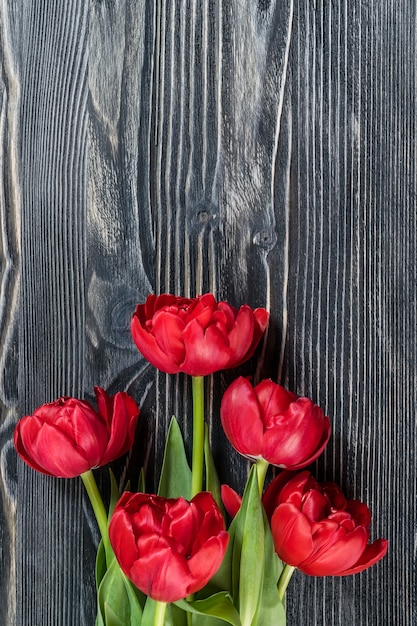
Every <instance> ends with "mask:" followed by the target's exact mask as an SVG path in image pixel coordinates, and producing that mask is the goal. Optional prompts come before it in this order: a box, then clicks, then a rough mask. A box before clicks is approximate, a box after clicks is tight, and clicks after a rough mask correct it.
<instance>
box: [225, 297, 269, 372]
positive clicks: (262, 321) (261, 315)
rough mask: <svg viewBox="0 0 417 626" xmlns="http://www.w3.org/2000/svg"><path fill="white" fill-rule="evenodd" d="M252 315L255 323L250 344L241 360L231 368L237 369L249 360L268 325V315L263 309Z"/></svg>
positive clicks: (256, 310)
mask: <svg viewBox="0 0 417 626" xmlns="http://www.w3.org/2000/svg"><path fill="white" fill-rule="evenodd" d="M253 315H254V322H255V323H254V327H253V333H252V343H251V345H250V347H249V349H248V350H247V352H246V354H245V355H244V356H243V358H242V359H241V360H240V361H239V362H235V363H234V364H233V367H237V366H238V365H240V364H241V363H244V362H245V361H247V360H248V359H250V358H251V356H252V355H253V353H254V352H255V349H256V347H257V345H258V343H259V341H260V340H261V337H262V335H263V333H264V331H265V328H266V326H267V324H268V319H269V313H268V312H267V311H266V310H265V309H262V308H259V309H255V311H253ZM230 367H232V366H230Z"/></svg>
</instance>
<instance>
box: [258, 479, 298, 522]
mask: <svg viewBox="0 0 417 626" xmlns="http://www.w3.org/2000/svg"><path fill="white" fill-rule="evenodd" d="M306 473H307V474H308V472H306ZM294 476H295V472H290V471H283V472H280V473H279V474H278V476H276V478H274V479H273V480H272V481H271V482H270V483H269V485H268V487H267V488H266V490H265V493H264V495H263V496H262V503H263V505H264V509H265V512H266V514H267V517H268V519H271V517H272V514H273V512H274V511H275V509H276V507H277V506H278V504H279V495H280V493H281V491H282V489H283V487H284V486H285V485H286V484H287V483H288V481H289V480H290V479H291V478H292V477H294ZM300 502H301V498H300Z"/></svg>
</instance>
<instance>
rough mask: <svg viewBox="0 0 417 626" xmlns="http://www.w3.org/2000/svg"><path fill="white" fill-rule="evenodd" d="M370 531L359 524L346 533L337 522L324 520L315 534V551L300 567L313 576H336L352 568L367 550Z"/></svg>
mask: <svg viewBox="0 0 417 626" xmlns="http://www.w3.org/2000/svg"><path fill="white" fill-rule="evenodd" d="M367 541H368V532H367V531H366V530H365V529H364V528H362V526H358V527H357V528H355V530H354V531H352V532H350V533H346V532H345V530H344V529H343V528H341V527H339V528H338V525H337V524H336V523H332V522H331V521H327V520H326V522H323V523H321V524H320V528H319V530H318V531H316V532H315V533H314V535H313V543H314V551H313V552H312V554H311V555H310V557H309V558H307V559H306V560H305V561H303V562H301V563H299V566H298V567H299V569H300V570H301V571H302V572H304V573H305V574H310V575H313V576H335V575H338V574H341V573H342V572H344V571H345V570H347V569H349V568H351V567H352V566H353V565H354V564H355V563H356V562H357V561H358V559H359V557H360V555H361V554H362V553H363V551H364V550H365V547H366V544H367Z"/></svg>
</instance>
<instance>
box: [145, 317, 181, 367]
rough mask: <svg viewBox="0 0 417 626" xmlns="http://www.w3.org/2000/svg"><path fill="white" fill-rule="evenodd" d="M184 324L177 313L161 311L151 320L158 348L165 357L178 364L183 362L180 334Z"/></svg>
mask: <svg viewBox="0 0 417 626" xmlns="http://www.w3.org/2000/svg"><path fill="white" fill-rule="evenodd" d="M184 328H185V324H184V322H183V320H182V319H181V318H180V317H179V316H178V314H177V311H174V312H170V311H169V310H168V311H167V310H165V309H164V310H162V311H158V312H157V313H155V315H154V316H153V318H152V334H153V336H154V337H155V339H156V341H157V343H158V346H159V347H160V348H161V350H162V352H163V353H164V354H166V355H167V357H168V358H169V359H170V360H171V361H174V362H175V363H177V364H179V363H182V361H183V360H184V341H183V338H182V333H183V331H184Z"/></svg>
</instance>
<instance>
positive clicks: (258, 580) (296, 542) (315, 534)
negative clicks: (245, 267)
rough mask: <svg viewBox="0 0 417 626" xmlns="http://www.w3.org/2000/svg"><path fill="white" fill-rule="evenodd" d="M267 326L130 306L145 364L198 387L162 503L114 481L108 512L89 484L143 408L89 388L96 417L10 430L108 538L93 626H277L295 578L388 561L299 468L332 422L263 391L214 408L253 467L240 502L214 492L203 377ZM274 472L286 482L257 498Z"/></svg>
mask: <svg viewBox="0 0 417 626" xmlns="http://www.w3.org/2000/svg"><path fill="white" fill-rule="evenodd" d="M267 323H268V313H267V311H266V310H265V309H262V308H258V309H255V310H252V309H251V308H250V307H249V306H246V305H244V306H242V307H241V308H240V309H239V310H237V309H236V308H234V307H232V306H230V305H229V304H227V303H225V302H217V301H216V300H215V298H214V296H213V295H211V294H205V295H203V296H200V297H198V298H191V299H188V298H179V297H176V296H173V295H167V294H164V295H161V296H159V297H156V296H154V295H151V296H149V297H148V299H147V300H146V302H145V304H140V305H138V306H137V308H136V311H135V313H134V314H133V318H132V324H131V330H132V335H133V339H134V341H135V343H136V345H137V347H138V349H139V350H140V352H141V353H142V354H143V355H144V357H145V358H146V359H148V360H149V361H150V362H151V363H152V364H153V365H155V366H156V367H157V368H159V369H160V370H161V371H163V372H166V373H167V374H176V373H178V372H183V373H185V374H188V375H190V376H191V377H192V389H193V441H192V458H191V464H190V463H189V460H188V458H187V455H186V452H185V446H184V442H183V437H182V434H181V427H180V425H179V424H178V423H177V421H176V419H175V418H173V419H172V421H171V424H170V428H169V432H168V434H167V439H166V446H165V454H164V460H163V466H162V468H161V474H160V481H159V488H158V493H156V494H150V493H146V487H145V480H144V478H143V477H144V472H142V473H141V480H140V483H141V484H140V485H139V488H138V491H136V492H131V491H128V490H127V491H124V492H123V493H122V494H120V493H119V491H118V487H117V483H116V480H115V478H114V476H113V474H112V472H111V471H110V479H111V497H110V503H109V507H108V510H106V508H105V506H104V504H103V501H102V498H101V495H100V493H99V490H98V488H97V484H96V482H95V479H94V476H93V469H94V468H96V467H100V466H103V465H106V464H108V463H110V462H111V461H113V460H114V459H116V458H117V457H119V456H121V455H123V454H124V453H125V452H127V451H128V450H129V449H130V448H131V446H132V445H133V441H134V434H135V427H136V422H137V419H138V416H139V409H138V407H137V405H136V402H135V401H134V399H133V398H131V397H130V396H129V395H128V394H127V393H125V392H123V391H122V392H118V393H116V395H115V396H114V397H109V396H108V395H107V394H106V393H105V391H103V390H102V389H100V388H96V389H95V393H96V399H97V408H96V409H95V408H93V406H92V405H91V404H90V403H88V402H86V401H83V400H77V399H74V398H67V397H63V398H60V399H58V400H57V401H56V402H52V403H49V404H45V405H43V406H41V407H40V408H38V409H37V410H36V411H35V412H34V413H33V415H29V416H26V417H23V418H22V419H21V420H20V421H19V423H18V424H17V426H16V430H15V447H16V450H17V452H18V453H19V455H20V456H21V457H22V459H23V460H24V461H25V462H26V463H27V464H28V465H30V467H32V468H33V469H35V470H37V471H39V472H42V473H44V474H49V475H51V476H58V477H64V478H72V477H75V476H81V478H82V480H83V482H84V484H85V487H86V489H87V493H88V495H89V497H90V500H91V504H92V507H93V510H94V512H95V516H96V519H97V523H98V526H99V529H100V532H101V537H102V540H101V542H100V545H99V548H98V552H97V561H96V582H97V604H98V610H97V620H96V626H139V625H143V626H148V625H149V626H152V625H154V626H160V625H162V624H168V625H173V626H190V625H192V626H197V625H201V626H216V625H217V626H221V624H224V623H228V624H232V625H234V626H240V625H242V626H250V625H251V626H255V625H257V624H259V625H262V626H277V625H280V624H281V625H283V624H285V602H284V598H285V591H286V588H287V585H288V582H289V580H290V577H291V574H292V572H293V571H294V568H298V569H299V570H301V571H302V572H304V573H306V574H309V575H313V576H344V575H346V574H354V573H356V572H360V571H362V570H364V569H366V568H367V567H369V566H371V565H373V564H374V563H376V562H377V561H379V560H380V559H381V558H382V557H383V556H384V555H385V553H386V551H387V541H386V540H383V539H378V540H377V541H375V542H374V543H369V535H370V531H369V527H370V522H371V516H370V512H369V509H368V507H367V506H366V505H365V504H363V503H361V502H358V501H355V500H348V499H346V497H345V496H344V494H343V492H342V491H341V490H340V488H339V487H338V486H337V485H335V484H334V483H329V482H327V483H319V482H317V481H316V480H315V479H314V478H313V476H312V475H311V474H310V473H309V472H308V471H306V470H303V468H305V467H306V466H307V465H309V464H310V463H312V462H313V461H314V460H315V459H317V457H318V456H319V455H320V454H321V453H322V451H323V449H324V448H325V446H326V444H327V442H328V440H329V437H330V431H331V428H330V420H329V418H328V417H327V416H325V415H324V413H323V412H322V410H321V409H320V408H319V407H318V406H316V405H315V404H313V402H312V401H311V400H309V399H308V398H300V397H297V396H295V395H294V394H293V393H291V392H289V391H286V390H285V389H283V387H281V386H280V385H278V384H276V383H274V382H272V381H271V380H263V381H261V382H260V383H259V384H257V385H256V386H254V387H253V386H252V384H251V383H250V382H249V381H248V380H247V379H245V378H242V377H239V378H237V379H236V380H235V381H234V382H233V383H232V384H231V385H230V387H229V388H228V389H227V390H226V392H225V394H224V396H223V398H222V402H221V409H220V419H221V422H222V425H223V429H224V432H225V434H226V436H227V437H228V439H229V441H230V442H231V444H232V445H233V446H234V448H235V449H236V450H237V451H238V452H239V453H240V454H242V455H244V456H245V457H247V458H249V459H251V460H252V461H253V466H252V469H251V471H250V473H249V477H248V480H247V483H246V486H245V488H244V491H243V495H242V496H241V495H240V494H238V493H236V492H235V491H234V490H232V489H231V488H230V487H228V486H227V485H221V484H220V481H219V478H218V475H217V472H216V469H215V466H214V462H213V457H212V454H211V450H210V445H209V439H208V434H207V426H206V424H205V420H204V377H205V376H207V375H209V374H213V373H214V372H216V371H219V370H222V369H226V368H233V367H237V366H238V365H240V364H241V363H243V362H244V361H246V360H247V359H249V358H250V357H251V356H252V355H253V353H254V351H255V349H256V347H257V345H258V343H259V341H260V339H261V337H262V335H263V333H264V331H265V328H266V326H267ZM270 464H272V465H274V466H277V467H278V468H281V469H282V470H283V471H281V472H279V473H278V475H277V476H276V478H274V479H273V480H272V481H271V482H270V483H269V485H268V487H267V488H266V489H264V483H265V477H266V472H267V469H268V466H269V465H270ZM300 470H303V471H300ZM226 511H227V513H226ZM226 520H231V522H230V524H229V526H228V528H227V524H226Z"/></svg>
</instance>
